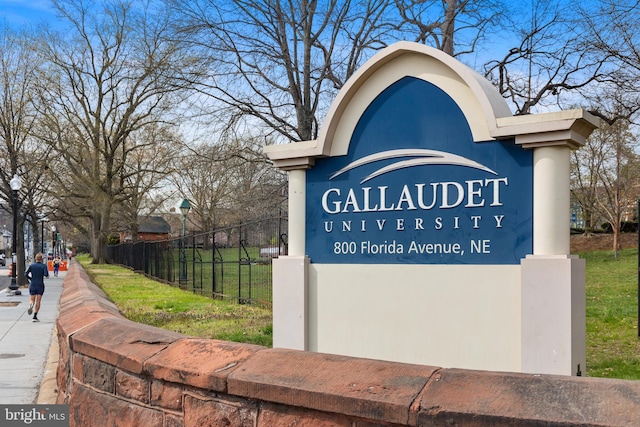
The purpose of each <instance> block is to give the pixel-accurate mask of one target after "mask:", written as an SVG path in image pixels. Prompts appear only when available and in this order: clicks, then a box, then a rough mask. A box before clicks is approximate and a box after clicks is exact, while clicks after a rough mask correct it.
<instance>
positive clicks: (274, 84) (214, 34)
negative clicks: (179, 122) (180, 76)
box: [167, 0, 393, 141]
mask: <svg viewBox="0 0 640 427" xmlns="http://www.w3.org/2000/svg"><path fill="white" fill-rule="evenodd" d="M167 1H168V2H169V3H171V4H172V5H173V7H174V8H175V10H176V11H177V12H178V13H180V15H181V20H180V21H179V24H180V28H181V31H182V35H183V39H184V41H185V42H188V43H190V44H191V46H192V48H193V49H196V50H197V51H199V52H200V53H201V55H202V56H203V58H206V60H207V61H208V63H209V64H210V70H209V75H208V80H207V84H206V85H203V86H201V87H200V89H201V92H202V93H204V94H206V95H207V97H209V102H210V103H213V107H212V110H210V114H214V115H215V119H216V120H217V121H218V123H220V124H222V125H226V126H228V127H233V126H234V125H235V124H236V123H237V122H238V121H239V120H242V119H246V118H248V117H250V118H253V124H254V125H255V124H258V125H262V126H263V127H264V129H265V133H266V134H267V135H272V136H273V138H276V137H277V138H284V140H286V141H303V140H311V139H314V138H315V137H316V135H317V133H318V126H319V124H318V122H319V116H322V115H323V113H324V109H326V108H327V107H328V105H329V103H330V100H331V99H332V98H333V96H334V95H335V93H336V92H337V90H338V89H340V88H341V87H342V86H343V85H344V82H345V81H346V80H347V79H348V78H349V77H350V76H351V75H352V74H353V73H354V72H355V70H356V69H357V68H358V67H359V66H360V65H361V64H362V62H363V61H364V60H365V59H366V58H367V57H368V55H370V53H371V52H373V51H375V50H377V49H379V48H380V47H383V46H384V45H385V43H386V40H385V37H384V35H385V32H386V31H391V30H392V29H393V25H392V23H388V22H385V21H384V20H383V19H382V17H383V16H384V14H385V11H386V10H387V8H388V7H389V1H386V0H369V1H365V2H358V3H357V4H356V3H355V2H352V1H350V0H346V1H339V0H328V1H324V2H319V1H317V0H302V1H299V0H281V1H280V0H278V1H264V0H167ZM216 107H218V108H223V107H226V108H223V110H222V113H221V114H219V113H216V112H214V111H213V108H216Z"/></svg>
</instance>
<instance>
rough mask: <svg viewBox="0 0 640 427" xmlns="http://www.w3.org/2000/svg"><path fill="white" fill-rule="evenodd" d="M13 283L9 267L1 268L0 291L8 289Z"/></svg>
mask: <svg viewBox="0 0 640 427" xmlns="http://www.w3.org/2000/svg"><path fill="white" fill-rule="evenodd" d="M9 283H11V277H9V267H8V266H4V267H0V291H1V290H3V289H5V288H8V287H9Z"/></svg>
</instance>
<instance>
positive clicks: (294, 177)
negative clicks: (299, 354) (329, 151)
mask: <svg viewBox="0 0 640 427" xmlns="http://www.w3.org/2000/svg"><path fill="white" fill-rule="evenodd" d="M288 173H289V230H288V236H289V241H288V248H287V250H288V252H287V256H283V257H279V258H277V259H274V260H273V261H272V262H273V264H272V265H273V347H275V348H289V349H294V350H308V338H307V335H308V333H307V330H308V316H309V315H308V287H309V285H308V283H309V280H308V271H309V258H308V257H306V256H305V253H304V245H305V197H306V190H305V186H306V171H305V170H304V169H291V170H289V171H288Z"/></svg>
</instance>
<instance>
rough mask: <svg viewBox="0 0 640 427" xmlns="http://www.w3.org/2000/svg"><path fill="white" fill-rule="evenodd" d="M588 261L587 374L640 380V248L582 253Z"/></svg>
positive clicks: (581, 255)
mask: <svg viewBox="0 0 640 427" xmlns="http://www.w3.org/2000/svg"><path fill="white" fill-rule="evenodd" d="M579 255H580V257H582V258H585V260H586V262H587V375H588V376H592V377H606V378H623V379H634V380H637V379H640V344H639V343H640V342H639V341H638V249H624V250H622V251H621V252H619V253H618V258H617V259H615V258H614V257H613V252H612V251H592V252H585V253H580V254H579Z"/></svg>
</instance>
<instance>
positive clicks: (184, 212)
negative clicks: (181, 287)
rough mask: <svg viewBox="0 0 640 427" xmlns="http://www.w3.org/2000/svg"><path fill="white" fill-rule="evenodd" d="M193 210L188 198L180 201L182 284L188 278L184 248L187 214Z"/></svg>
mask: <svg viewBox="0 0 640 427" xmlns="http://www.w3.org/2000/svg"><path fill="white" fill-rule="evenodd" d="M190 210H191V205H190V204H189V201H188V200H187V199H183V200H182V203H180V212H182V239H181V240H180V258H181V263H180V284H182V281H184V280H187V255H186V253H185V248H184V238H185V235H186V233H187V214H188V213H189V211H190Z"/></svg>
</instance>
